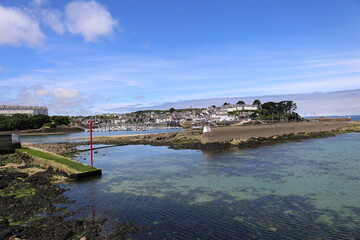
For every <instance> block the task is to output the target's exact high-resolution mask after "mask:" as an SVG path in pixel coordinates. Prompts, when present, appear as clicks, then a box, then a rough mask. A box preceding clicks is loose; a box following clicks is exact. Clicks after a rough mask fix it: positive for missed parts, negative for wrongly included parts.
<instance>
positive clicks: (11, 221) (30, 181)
mask: <svg viewBox="0 0 360 240" xmlns="http://www.w3.org/2000/svg"><path fill="white" fill-rule="evenodd" d="M59 178H61V176H60V175H59V173H55V172H54V171H53V170H52V169H41V168H39V167H38V166H34V165H33V164H30V163H29V162H28V161H27V159H26V158H24V157H23V156H20V155H18V154H6V155H0V239H13V240H15V239H34V240H35V239H36V240H37V239H81V240H89V239H131V235H132V234H134V233H136V232H138V231H139V230H140V229H141V227H137V226H134V225H133V224H131V223H119V224H118V225H116V226H115V227H114V229H113V232H112V233H110V234H109V235H106V236H105V235H101V226H102V224H103V223H104V222H105V221H106V219H97V220H95V219H79V220H68V219H67V218H68V217H69V216H72V215H74V214H76V212H69V211H67V210H66V208H61V207H56V205H57V204H70V203H71V201H69V199H67V198H66V197H64V196H63V195H62V193H63V192H64V191H66V190H65V189H62V188H60V187H59V186H58V185H57V184H56V181H55V180H57V179H59Z"/></svg>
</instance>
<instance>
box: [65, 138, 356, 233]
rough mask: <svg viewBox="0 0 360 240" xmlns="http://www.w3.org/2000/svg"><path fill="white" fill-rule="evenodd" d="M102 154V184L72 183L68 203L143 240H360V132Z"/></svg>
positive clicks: (131, 148) (140, 148)
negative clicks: (217, 148) (126, 226)
mask: <svg viewBox="0 0 360 240" xmlns="http://www.w3.org/2000/svg"><path fill="white" fill-rule="evenodd" d="M87 154H88V153H83V154H82V155H81V156H80V157H79V159H82V158H83V157H86V155H87ZM103 154H105V156H103ZM98 156H101V157H99V158H98V159H96V158H95V165H96V166H97V167H99V168H101V169H102V170H103V177H102V178H101V179H97V180H95V181H84V182H82V183H81V184H75V183H72V184H69V185H67V186H66V187H70V188H71V189H72V190H71V191H68V192H66V195H67V196H69V197H70V199H74V200H77V201H78V204H79V206H80V205H82V204H85V205H86V204H89V205H91V206H92V208H93V209H94V210H96V213H97V215H98V216H102V217H106V218H111V219H116V220H117V221H133V222H134V223H136V224H139V225H143V224H145V225H152V226H153V229H152V230H148V231H147V232H144V234H143V235H140V237H141V239H157V238H166V237H168V238H171V237H173V238H186V239H189V238H190V239H192V238H197V237H200V238H206V239H239V238H247V239H251V238H255V239H259V238H266V239H304V238H315V239H318V238H323V239H348V238H354V237H356V236H360V227H359V226H360V217H359V212H360V211H359V210H358V209H360V201H358V199H360V190H359V188H358V183H359V180H360V159H359V156H360V134H356V133H351V134H342V135H338V136H336V137H331V138H326V139H310V140H304V141H301V142H291V143H284V144H279V145H274V146H267V147H262V148H257V149H249V150H236V151H228V152H222V153H211V152H201V151H197V150H171V149H168V148H166V147H151V146H122V147H115V148H109V149H101V150H99V154H98ZM86 199H89V200H86ZM90 213H91V211H90V209H87V210H86V209H85V210H84V211H82V213H81V214H80V216H90V215H91V214H90ZM110 222H111V221H110ZM154 222H156V223H157V224H156V225H155V226H154V224H153V223H154ZM109 225H111V223H109ZM184 229H186V231H185V230H184ZM149 233H151V234H150V235H149ZM149 236H151V237H149Z"/></svg>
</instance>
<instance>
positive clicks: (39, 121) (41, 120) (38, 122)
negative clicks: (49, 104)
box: [30, 114, 51, 128]
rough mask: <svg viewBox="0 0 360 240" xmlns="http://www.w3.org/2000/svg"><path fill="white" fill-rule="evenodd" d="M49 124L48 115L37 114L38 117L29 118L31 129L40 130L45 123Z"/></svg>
mask: <svg viewBox="0 0 360 240" xmlns="http://www.w3.org/2000/svg"><path fill="white" fill-rule="evenodd" d="M50 122H51V119H50V117H49V116H48V115H43V114H39V115H33V116H30V125H31V128H41V127H42V126H44V124H45V123H50Z"/></svg>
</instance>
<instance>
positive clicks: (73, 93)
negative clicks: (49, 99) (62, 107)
mask: <svg viewBox="0 0 360 240" xmlns="http://www.w3.org/2000/svg"><path fill="white" fill-rule="evenodd" d="M52 94H53V96H54V97H55V98H62V99H71V98H76V97H78V96H79V92H78V91H77V90H75V89H64V88H54V89H53V90H52Z"/></svg>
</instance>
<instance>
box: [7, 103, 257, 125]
mask: <svg viewBox="0 0 360 240" xmlns="http://www.w3.org/2000/svg"><path fill="white" fill-rule="evenodd" d="M258 109H259V106H258V105H247V104H227V105H223V106H221V107H216V106H211V107H208V108H205V109H190V110H187V111H176V110H174V111H172V112H169V111H168V112H162V113H159V112H157V111H153V112H152V111H146V112H141V113H130V114H112V115H111V116H112V117H113V118H112V119H110V120H109V119H107V120H106V121H110V122H111V123H112V124H123V123H132V122H137V123H167V122H175V123H179V122H184V121H191V122H207V121H213V122H219V121H220V122H221V121H236V120H241V119H244V118H249V116H250V115H251V114H252V113H253V112H254V111H256V110H258ZM17 113H20V114H30V115H37V114H44V115H48V109H47V107H38V106H14V105H0V115H14V114H17ZM108 116H110V115H108ZM99 121H101V120H99Z"/></svg>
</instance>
